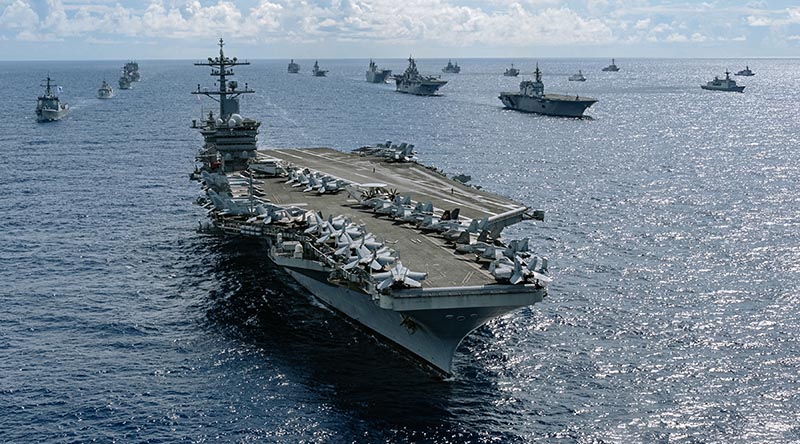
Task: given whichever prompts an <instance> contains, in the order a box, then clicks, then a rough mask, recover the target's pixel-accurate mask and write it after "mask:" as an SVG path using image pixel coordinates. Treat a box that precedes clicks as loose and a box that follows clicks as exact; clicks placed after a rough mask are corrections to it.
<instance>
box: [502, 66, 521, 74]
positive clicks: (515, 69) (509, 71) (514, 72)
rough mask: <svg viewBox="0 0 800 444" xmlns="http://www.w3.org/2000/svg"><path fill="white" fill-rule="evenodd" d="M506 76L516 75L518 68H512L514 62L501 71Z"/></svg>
mask: <svg viewBox="0 0 800 444" xmlns="http://www.w3.org/2000/svg"><path fill="white" fill-rule="evenodd" d="M503 75H504V76H506V77H516V76H518V75H519V70H518V69H517V68H514V64H513V63H512V64H511V68H506V71H505V72H504V73H503Z"/></svg>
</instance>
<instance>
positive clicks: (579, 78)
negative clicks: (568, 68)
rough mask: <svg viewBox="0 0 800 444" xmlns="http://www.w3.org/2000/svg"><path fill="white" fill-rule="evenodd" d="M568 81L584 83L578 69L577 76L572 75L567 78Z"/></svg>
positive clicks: (584, 79) (583, 78) (584, 78)
mask: <svg viewBox="0 0 800 444" xmlns="http://www.w3.org/2000/svg"><path fill="white" fill-rule="evenodd" d="M569 81H570V82H585V81H586V77H584V76H583V73H582V72H581V70H580V69H579V70H578V73H577V74H573V75H571V76H569Z"/></svg>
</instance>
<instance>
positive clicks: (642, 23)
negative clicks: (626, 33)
mask: <svg viewBox="0 0 800 444" xmlns="http://www.w3.org/2000/svg"><path fill="white" fill-rule="evenodd" d="M649 27H650V19H649V18H647V19H643V20H638V21H637V22H636V25H635V26H634V27H633V28H634V29H647V28H649Z"/></svg>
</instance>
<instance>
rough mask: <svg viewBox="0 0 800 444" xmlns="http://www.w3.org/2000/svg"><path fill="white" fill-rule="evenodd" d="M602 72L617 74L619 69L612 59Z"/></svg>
mask: <svg viewBox="0 0 800 444" xmlns="http://www.w3.org/2000/svg"><path fill="white" fill-rule="evenodd" d="M603 71H606V72H617V71H619V67H618V66H617V64H616V63H615V61H614V59H611V64H610V65H608V66H606V67H605V68H603Z"/></svg>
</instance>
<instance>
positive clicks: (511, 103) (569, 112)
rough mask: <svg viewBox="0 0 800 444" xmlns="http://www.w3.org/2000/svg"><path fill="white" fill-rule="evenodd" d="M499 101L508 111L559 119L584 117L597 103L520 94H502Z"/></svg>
mask: <svg viewBox="0 0 800 444" xmlns="http://www.w3.org/2000/svg"><path fill="white" fill-rule="evenodd" d="M499 99H500V101H501V102H503V105H504V106H505V107H506V108H508V109H513V110H515V111H521V112H525V113H536V114H544V115H547V116H558V117H583V113H584V112H585V111H586V109H587V108H589V107H590V106H592V105H594V104H595V103H596V102H597V100H594V99H588V98H587V99H583V98H577V97H573V96H562V95H555V94H546V95H544V96H543V97H531V96H527V95H523V94H519V93H501V94H500V97H499Z"/></svg>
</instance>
